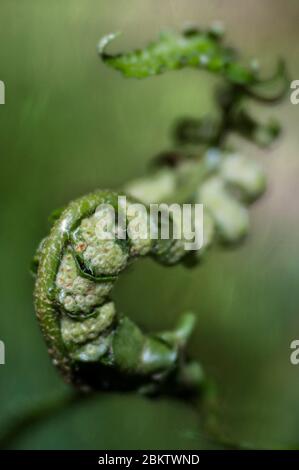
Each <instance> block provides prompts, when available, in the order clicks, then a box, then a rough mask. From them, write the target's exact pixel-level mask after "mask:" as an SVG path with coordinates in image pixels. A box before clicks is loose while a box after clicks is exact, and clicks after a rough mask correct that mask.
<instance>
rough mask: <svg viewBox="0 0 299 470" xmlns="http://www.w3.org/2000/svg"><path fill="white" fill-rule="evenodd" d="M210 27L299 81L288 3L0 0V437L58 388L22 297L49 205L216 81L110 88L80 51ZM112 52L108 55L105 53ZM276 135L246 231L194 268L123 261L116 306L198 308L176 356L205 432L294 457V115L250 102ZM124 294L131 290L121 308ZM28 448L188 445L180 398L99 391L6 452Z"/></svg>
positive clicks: (194, 422)
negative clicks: (283, 63) (190, 368)
mask: <svg viewBox="0 0 299 470" xmlns="http://www.w3.org/2000/svg"><path fill="white" fill-rule="evenodd" d="M215 19H216V20H222V21H223V22H224V23H225V25H226V28H227V31H228V33H227V36H228V38H229V39H230V40H232V42H233V43H234V44H237V45H238V46H239V47H240V48H242V49H243V50H245V51H246V53H247V54H248V57H250V56H252V55H257V56H258V57H260V58H261V59H263V61H264V63H265V65H266V68H268V69H269V68H270V67H271V65H273V64H274V63H275V60H276V59H277V57H278V56H284V57H285V58H286V59H287V61H288V64H289V69H290V73H291V76H292V78H294V79H296V78H297V79H299V55H298V47H299V30H298V23H299V5H298V1H297V0H259V1H257V0H252V1H250V2H242V4H241V2H240V1H237V0H227V1H226V2H223V1H220V0H218V1H216V0H214V1H211V0H209V1H208V0H204V1H198V0H164V1H161V0H118V1H117V2H116V1H109V2H108V1H107V0H106V1H104V0H85V1H84V2H83V1H79V0H51V1H49V0H48V1H46V0H26V1H18V0H2V1H1V6H0V79H1V80H3V81H4V82H5V84H6V104H5V106H0V152H1V153H0V155H1V200H0V205H1V219H0V220H1V230H0V247H1V263H2V269H1V274H0V276H1V304H0V306H1V313H0V339H1V340H3V341H4V342H5V345H6V365H5V366H0V434H1V432H2V433H3V431H5V430H7V429H8V427H9V426H10V425H11V424H12V423H13V422H14V420H15V419H16V418H18V417H21V416H22V415H23V413H24V412H26V411H28V410H30V409H31V408H32V407H35V406H38V405H39V404H41V403H43V402H44V401H47V400H48V399H51V400H52V399H54V400H56V399H57V400H59V399H60V398H61V397H64V396H67V395H68V393H69V389H68V387H66V386H65V385H64V384H63V383H62V381H61V378H60V377H59V376H58V375H57V373H56V370H55V369H54V368H53V366H52V365H51V363H50V361H49V358H48V355H47V351H46V348H45V345H44V342H43V339H42V337H41V334H40V331H39V328H38V325H37V322H36V319H35V316H34V310H33V305H32V290H33V280H32V279H31V277H30V275H29V270H28V266H29V264H30V260H31V257H32V255H33V252H34V250H35V247H36V245H37V243H38V241H39V240H40V238H41V237H43V236H44V235H45V234H46V233H47V230H48V222H47V217H48V214H49V213H50V212H51V211H52V209H54V208H56V207H59V206H62V205H63V204H65V203H67V202H68V201H69V200H70V199H72V198H74V197H77V196H79V195H81V194H84V193H86V192H88V191H90V190H92V189H94V188H97V187H117V186H119V185H121V184H122V183H123V182H125V181H128V180H129V179H132V178H134V177H137V176H140V175H143V174H144V173H145V171H146V168H147V164H148V162H149V160H150V158H151V157H152V155H154V154H155V153H157V152H159V151H161V150H163V149H166V148H167V147H168V145H169V128H170V124H171V123H172V122H173V120H174V119H175V118H177V117H180V116H183V115H191V116H192V115H193V116H200V115H202V114H203V113H204V112H206V111H208V110H209V109H210V108H211V107H212V95H211V85H212V84H213V83H214V79H213V80H211V77H210V76H207V75H205V74H202V73H198V72H195V71H194V70H184V71H181V72H178V73H169V74H166V75H165V76H161V77H159V78H153V79H148V80H144V81H136V80H125V79H123V78H122V77H121V76H120V75H119V74H118V73H116V72H114V71H112V70H110V69H107V68H105V66H104V65H103V64H102V63H100V61H99V59H98V58H97V54H96V44H97V42H98V40H99V38H100V37H101V36H102V35H104V34H106V33H108V32H110V31H118V30H120V31H123V32H124V34H123V36H122V37H121V38H120V39H118V42H117V44H115V46H113V47H115V49H114V50H119V49H121V48H125V47H127V48H132V47H136V46H139V45H140V46H141V45H144V44H145V43H146V42H147V41H148V40H149V39H152V38H154V37H155V36H156V35H157V34H158V32H159V31H160V30H161V29H163V28H165V27H167V28H168V27H174V28H180V27H181V26H182V25H184V23H185V22H190V21H191V22H192V23H198V24H199V25H208V24H209V23H210V22H211V21H212V20H215ZM113 47H112V49H113ZM272 114H273V115H276V116H277V117H278V118H279V119H280V120H281V122H282V125H283V127H284V129H285V132H284V135H283V138H282V139H281V140H280V141H279V143H278V144H276V145H275V147H274V148H273V149H271V151H270V152H262V151H257V150H256V149H255V148H254V147H253V146H249V145H245V144H244V143H242V142H239V145H240V147H241V146H243V148H244V151H246V152H247V153H248V154H249V155H253V156H255V157H256V158H258V159H261V160H262V162H263V163H264V165H265V167H266V171H267V173H268V176H269V189H268V192H267V194H266V196H265V197H264V198H263V199H262V201H261V202H259V203H257V204H256V205H255V206H254V208H253V210H252V211H251V217H252V226H251V235H250V237H249V238H248V240H247V242H246V243H245V244H244V245H243V246H242V247H240V248H238V249H237V250H235V251H226V252H223V251H220V250H218V251H214V252H213V253H211V254H210V256H209V257H208V259H207V260H206V263H205V264H204V265H203V266H201V267H199V268H197V269H196V270H193V271H189V270H187V269H184V268H173V269H171V270H167V269H163V268H162V267H159V266H157V265H155V264H154V263H153V262H151V261H145V262H140V263H137V265H136V266H134V269H131V270H130V272H128V274H127V275H124V276H122V277H121V279H120V281H119V284H118V286H117V289H116V293H115V300H116V303H117V305H118V308H119V309H120V310H121V311H124V312H126V313H127V314H128V315H129V316H131V317H132V318H134V319H135V320H136V321H137V322H138V323H139V324H141V325H142V326H143V327H144V328H148V329H149V330H152V331H155V330H158V329H160V328H166V327H170V326H171V325H173V324H174V322H175V319H176V317H177V316H178V315H179V314H180V313H181V312H182V311H183V310H184V309H190V308H192V309H194V310H195V311H196V312H197V313H198V323H197V328H196V332H195V334H194V336H193V339H192V342H191V346H190V352H191V353H192V355H193V356H194V357H196V358H198V359H200V360H201V362H202V364H203V365H204V367H205V369H206V372H207V374H208V375H209V376H210V377H211V378H213V380H214V381H215V383H216V385H217V390H218V396H219V412H218V418H217V424H216V426H217V429H218V430H219V432H221V433H222V434H224V435H225V436H226V438H227V439H231V440H234V441H236V442H243V443H246V442H248V443H249V444H250V445H254V446H257V447H268V448H272V447H281V446H297V447H299V398H298V390H299V366H297V367H296V366H292V365H290V361H289V355H290V347H289V346H290V342H291V341H292V340H293V339H296V338H299V311H298V310H299V308H298V304H299V289H298V280H299V262H298V257H299V253H298V251H299V250H298V248H299V243H298V230H299V221H298V219H297V215H298V202H297V201H298V198H299V185H298V181H299V160H298V118H299V105H298V106H297V107H296V106H294V105H291V104H290V102H289V100H286V102H285V104H284V105H283V106H280V107H278V108H273V109H270V110H267V111H266V112H265V111H264V110H261V116H264V117H267V116H268V115H272ZM136 292H142V295H139V296H138V297H137V298H136ZM9 445H10V447H12V448H22V449H24V448H25V449H27V448H34V449H44V448H50V449H51V448H52V449H55V448H56V449H65V448H80V449H85V448H87V449H90V448H94V449H116V448H120V449H141V448H143V449H148V448H157V449H159V448H160V449H162V448H164V449H167V448H168V449H169V448H173V449H201V448H210V447H213V446H214V447H215V446H216V447H219V446H218V445H217V444H213V443H212V442H211V441H210V440H209V439H207V438H206V437H204V435H203V425H202V419H201V418H200V416H199V415H198V414H197V413H196V412H195V411H194V410H193V409H191V407H189V406H188V404H178V403H177V402H173V401H170V400H165V399H163V400H159V401H154V402H153V401H149V400H146V399H144V398H141V397H138V396H135V395H125V396H120V395H117V394H111V395H108V394H105V395H104V394H103V395H98V396H97V397H93V398H91V399H90V400H88V401H85V402H82V403H78V404H73V405H72V406H68V405H65V406H62V407H61V408H60V409H57V410H56V411H55V412H53V413H51V414H49V416H48V417H45V418H44V419H42V420H39V421H37V422H35V423H33V424H32V426H28V427H26V428H25V427H24V429H23V430H22V432H19V433H18V435H17V436H16V437H15V439H12V440H11V441H10V443H9Z"/></svg>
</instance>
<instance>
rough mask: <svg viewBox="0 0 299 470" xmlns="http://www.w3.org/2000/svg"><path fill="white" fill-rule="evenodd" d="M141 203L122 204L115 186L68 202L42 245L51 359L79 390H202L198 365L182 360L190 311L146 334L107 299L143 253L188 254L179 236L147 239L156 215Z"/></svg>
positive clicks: (39, 295)
mask: <svg viewBox="0 0 299 470" xmlns="http://www.w3.org/2000/svg"><path fill="white" fill-rule="evenodd" d="M138 207H139V206H136V205H135V204H134V203H133V200H129V201H128V200H127V204H126V205H125V206H123V205H121V204H119V200H118V194H116V193H113V192H110V191H97V192H95V193H92V194H89V195H87V196H84V197H82V198H80V199H78V200H76V201H74V202H71V203H70V204H69V206H68V207H67V208H66V209H65V210H64V211H63V212H62V214H61V215H60V217H59V218H58V220H57V221H56V222H55V223H54V225H53V227H52V230H51V232H50V234H49V236H48V237H47V238H46V239H45V240H44V241H43V242H42V244H41V246H40V247H39V249H38V251H37V256H36V262H37V264H38V268H37V279H36V288H35V306H36V313H37V317H38V319H39V322H40V325H41V328H42V331H43V333H44V336H45V339H46V341H47V344H48V348H49V353H50V355H51V356H52V358H53V362H54V364H55V365H56V366H57V367H58V368H59V369H60V370H61V372H62V374H63V376H64V377H65V379H66V380H67V381H68V382H72V383H73V384H75V385H78V386H79V387H81V388H82V387H83V388H84V387H86V386H87V387H91V388H102V389H107V388H108V389H109V388H117V389H123V388H125V389H127V388H138V389H142V390H144V391H147V392H152V393H154V392H157V391H158V390H159V391H161V390H163V389H164V388H167V387H170V384H171V387H170V389H173V391H174V390H176V391H179V390H180V389H184V390H186V389H187V390H189V391H190V390H191V389H196V390H198V388H199V386H200V384H201V376H202V374H201V369H200V366H199V365H197V364H195V363H189V362H186V360H185V359H184V349H185V345H186V341H187V340H188V337H189V335H190V334H191V331H192V328H193V323H194V317H193V315H192V314H185V315H184V316H183V317H182V319H181V322H180V324H179V325H178V327H177V328H176V329H175V330H174V331H172V332H165V333H161V334H155V335H144V334H143V333H142V332H141V330H140V329H139V328H138V327H137V326H136V325H135V324H134V323H133V322H132V321H131V320H129V318H127V317H126V316H124V315H120V314H118V313H117V312H116V310H115V305H114V303H113V301H112V299H111V297H110V294H111V291H112V288H113V286H114V284H115V282H116V281H117V278H118V276H119V274H120V273H121V272H122V271H123V270H124V269H125V268H126V267H127V266H128V265H129V264H130V263H132V262H133V261H134V260H137V259H138V258H139V257H141V256H146V255H149V256H153V257H154V258H155V259H156V260H157V261H158V262H161V263H163V264H167V265H172V264H175V263H178V262H180V261H182V260H183V258H184V257H185V256H186V251H185V250H184V249H182V247H183V241H182V240H177V239H170V240H165V241H164V240H161V239H159V238H157V239H151V238H150V232H149V231H147V230H146V228H147V224H149V225H150V224H151V222H152V223H153V224H154V221H151V220H150V216H149V213H148V210H147V209H146V208H145V207H144V212H142V213H141V212H140V211H138ZM115 215H116V217H115ZM144 219H146V220H144ZM121 221H125V222H126V224H125V226H124V225H123V224H122V223H121ZM141 221H143V222H144V225H141V226H142V227H143V228H144V230H143V231H142V230H139V229H138V227H139V226H140V222H141ZM172 224H173V225H174V224H175V221H172ZM135 225H136V226H135ZM130 231H131V233H129V232H130ZM183 378H184V379H183Z"/></svg>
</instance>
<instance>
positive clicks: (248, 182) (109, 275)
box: [35, 29, 287, 393]
mask: <svg viewBox="0 0 299 470" xmlns="http://www.w3.org/2000/svg"><path fill="white" fill-rule="evenodd" d="M114 37H115V36H114V35H109V36H108V37H105V38H104V39H103V40H102V41H101V43H100V47H99V51H100V54H101V57H102V59H103V60H104V61H105V62H106V63H107V64H108V65H110V66H112V67H114V68H115V69H118V70H120V71H121V72H122V73H123V74H124V75H125V76H127V77H136V78H145V77H148V76H152V75H156V74H160V73H163V72H165V71H167V70H176V69H180V68H183V67H185V66H191V67H195V68H199V69H206V70H208V71H209V72H212V73H217V74H220V75H221V76H222V77H223V78H224V81H225V85H224V86H223V87H222V88H220V89H218V90H217V92H216V95H215V96H216V102H217V105H218V108H219V115H220V116H218V117H216V118H215V117H212V118H203V119H201V120H195V119H185V120H183V121H181V122H180V123H179V125H178V126H177V128H176V132H175V138H176V142H177V143H178V144H179V151H175V152H170V153H168V154H167V155H164V156H163V158H159V159H158V160H157V162H158V169H157V170H156V171H154V172H152V173H151V174H150V175H149V176H148V177H145V178H141V179H139V180H135V181H132V182H129V183H128V184H126V185H125V193H126V194H127V195H128V196H129V198H130V197H131V198H132V199H129V205H128V207H127V208H126V210H125V212H124V213H119V212H118V213H117V216H118V217H125V219H126V220H127V221H132V219H134V213H133V212H130V209H132V206H133V203H134V200H135V198H136V199H137V200H139V201H142V202H144V203H145V204H149V203H152V202H163V201H164V202H165V201H166V202H178V203H185V202H194V203H196V202H200V203H203V205H204V246H203V248H202V249H201V250H200V251H194V252H192V254H191V255H190V253H189V252H188V253H186V251H185V249H184V248H183V243H182V240H179V241H178V240H175V239H170V240H168V241H165V240H161V239H156V240H152V239H148V238H142V239H140V238H139V239H135V240H132V239H130V238H129V241H128V240H127V239H126V240H124V239H123V238H122V237H120V236H118V235H117V236H116V237H115V238H114V239H109V240H102V239H98V237H97V226H98V224H99V223H100V224H101V223H102V222H105V223H106V222H109V217H108V219H107V212H106V209H104V208H103V205H105V204H109V205H111V206H112V207H114V208H115V210H116V211H117V210H119V207H118V204H117V199H118V196H119V194H118V193H115V192H112V191H97V192H94V193H91V194H89V195H87V196H83V197H82V198H80V199H78V200H75V201H73V202H71V203H70V204H69V205H68V206H67V207H66V208H65V209H64V210H63V211H62V213H60V214H56V220H55V222H54V224H53V227H52V229H51V232H50V234H49V236H48V237H47V238H46V239H44V240H43V241H42V243H41V245H40V247H39V249H38V251H37V254H36V257H35V265H36V271H37V280H36V288H35V307H36V313H37V317H38V320H39V322H40V325H41V328H42V331H43V333H44V336H45V339H46V342H47V344H48V350H49V353H50V355H51V357H52V358H53V362H54V364H55V365H56V366H57V367H58V368H59V369H60V371H61V372H62V374H63V376H64V377H65V379H66V380H67V381H68V382H70V383H72V384H74V385H76V386H79V387H80V388H82V389H85V388H87V389H90V388H93V389H117V390H127V389H138V390H143V391H144V392H147V393H162V392H164V391H166V392H171V393H180V392H182V393H186V392H193V393H194V392H195V393H197V392H198V391H199V389H200V388H201V386H202V384H203V375H202V371H201V368H200V366H199V364H198V363H196V362H193V361H189V360H188V359H187V358H186V351H185V349H186V344H187V341H188V338H189V336H190V334H191V332H192V329H193V325H194V316H193V315H192V314H190V313H187V314H185V315H183V316H182V318H181V320H180V322H179V324H178V326H177V327H176V328H175V329H174V330H173V331H168V332H162V333H158V334H155V335H146V334H143V333H142V331H141V330H140V329H139V328H138V327H137V325H135V324H134V322H132V321H131V320H130V319H129V318H128V317H127V316H125V315H123V314H120V313H119V312H116V310H115V305H114V303H113V301H112V300H111V292H112V289H113V286H114V284H115V282H116V281H117V278H118V276H119V275H120V274H121V273H122V271H123V270H124V269H125V268H126V267H127V266H128V265H129V264H130V263H131V262H133V261H134V260H136V259H138V258H140V257H143V256H151V257H153V258H154V259H155V260H156V261H158V262H160V263H162V264H167V265H173V264H177V263H184V264H186V265H193V264H196V263H197V262H198V261H199V260H200V259H201V257H202V253H204V252H205V249H206V248H207V247H208V246H210V245H211V243H212V242H213V241H214V240H220V241H222V242H226V243H235V242H237V241H239V240H240V239H242V238H243V237H244V235H246V233H247V231H248V224H249V221H248V210H247V205H248V204H249V203H250V202H252V201H253V200H255V199H256V198H258V197H259V196H260V195H261V194H262V193H263V191H264V189H265V175H264V172H263V170H262V168H261V167H260V165H259V164H257V163H255V162H253V161H251V160H250V159H247V158H246V157H244V156H242V155H241V154H239V152H235V151H232V150H231V149H230V148H229V147H228V146H227V144H226V138H227V136H228V134H229V133H230V132H237V133H239V134H240V135H242V136H243V137H246V138H248V139H249V140H251V141H253V142H255V143H257V144H258V145H261V146H266V145H269V144H270V143H271V142H272V141H273V140H274V139H275V138H276V137H277V135H278V134H279V128H278V126H277V125H276V124H273V122H271V123H269V124H260V123H258V122H257V121H256V120H255V119H254V118H253V117H252V116H251V115H249V113H248V112H247V109H246V107H245V106H244V100H245V99H246V98H250V99H255V100H257V101H262V102H269V103H272V102H273V103H274V102H276V101H278V100H279V99H280V98H281V97H282V96H283V93H284V91H285V83H286V80H287V79H286V73H285V69H284V67H283V66H282V65H281V64H280V65H279V67H278V71H277V73H276V74H275V75H274V76H273V77H271V78H270V79H268V80H264V79H262V78H261V77H260V76H259V73H258V72H257V69H256V64H254V65H253V64H251V65H250V66H245V65H243V64H242V63H241V62H240V61H239V60H238V59H237V55H236V54H235V52H234V51H233V50H232V49H231V48H229V47H227V46H225V45H223V43H222V36H221V34H220V32H219V31H218V30H215V29H210V30H208V31H206V32H201V31H198V30H196V29H192V30H190V29H189V30H188V31H187V32H186V33H184V34H183V35H181V36H180V35H176V34H172V33H168V34H166V35H162V36H161V37H160V39H159V40H158V41H157V42H156V43H153V44H152V45H150V46H149V47H147V48H145V49H144V50H140V51H136V52H131V53H128V54H117V55H116V56H111V55H108V54H107V53H106V47H107V45H108V43H109V42H110V41H111V40H112V39H113V38H114ZM275 81H276V82H278V83H279V85H280V89H279V91H278V92H276V93H275V94H272V95H271V96H269V95H267V96H266V95H264V94H263V92H262V91H261V90H263V88H265V87H266V88H267V85H270V83H272V82H275ZM281 83H282V84H283V85H282V86H281ZM190 145H193V146H194V145H195V146H196V150H195V151H193V150H192V152H190V151H189V150H188V151H186V150H185V148H189V146H190ZM172 223H173V224H174V225H175V224H176V223H177V221H176V219H175V217H173V219H172ZM108 226H109V223H108ZM110 231H113V233H114V235H115V233H119V232H118V229H116V232H115V227H114V228H110Z"/></svg>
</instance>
